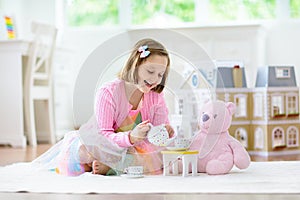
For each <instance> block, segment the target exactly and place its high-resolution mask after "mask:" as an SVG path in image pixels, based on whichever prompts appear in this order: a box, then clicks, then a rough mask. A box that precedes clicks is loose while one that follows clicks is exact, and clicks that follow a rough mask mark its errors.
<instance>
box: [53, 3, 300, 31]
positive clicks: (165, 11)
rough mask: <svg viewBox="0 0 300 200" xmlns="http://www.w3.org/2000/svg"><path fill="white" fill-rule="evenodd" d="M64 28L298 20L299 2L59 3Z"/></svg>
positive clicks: (299, 12)
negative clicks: (284, 17)
mask: <svg viewBox="0 0 300 200" xmlns="http://www.w3.org/2000/svg"><path fill="white" fill-rule="evenodd" d="M57 3H58V4H60V5H59V6H58V7H61V8H65V9H62V11H59V12H63V13H58V16H59V17H60V19H61V20H62V21H63V20H65V19H64V16H67V20H66V22H65V23H64V24H68V26H75V27H81V26H108V25H109V26H111V25H114V26H116V25H120V26H122V27H126V28H128V27H130V26H132V25H144V26H149V27H157V26H158V27H161V26H179V25H183V24H193V25H203V24H204V25H207V24H211V23H218V24H220V23H222V22H224V23H226V22H238V23H241V22H242V23H245V22H250V21H253V20H275V19H281V17H282V16H287V17H288V18H300V10H299V7H300V3H299V0H284V1H283V0H282V1H281V0H230V1H228V0H61V1H60V0H59V1H57Z"/></svg>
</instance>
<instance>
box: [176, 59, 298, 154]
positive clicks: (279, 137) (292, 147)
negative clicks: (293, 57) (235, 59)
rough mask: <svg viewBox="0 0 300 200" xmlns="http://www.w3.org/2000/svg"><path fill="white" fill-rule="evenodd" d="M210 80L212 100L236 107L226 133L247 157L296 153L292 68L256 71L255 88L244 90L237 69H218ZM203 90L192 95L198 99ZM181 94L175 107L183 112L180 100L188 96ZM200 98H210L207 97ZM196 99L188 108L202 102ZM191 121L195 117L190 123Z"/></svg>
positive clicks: (242, 76)
mask: <svg viewBox="0 0 300 200" xmlns="http://www.w3.org/2000/svg"><path fill="white" fill-rule="evenodd" d="M203 77H205V76H203ZM214 77H215V80H214V81H212V83H213V84H212V85H213V86H212V87H213V88H214V92H215V95H216V97H215V98H216V99H219V100H222V101H226V102H228V101H231V102H234V103H235V104H236V106H237V109H236V113H235V115H234V116H233V118H232V125H231V127H230V129H229V132H230V134H231V135H232V136H233V137H235V138H236V139H237V140H239V141H240V142H241V143H242V144H243V146H244V147H245V148H246V149H247V151H248V152H249V153H250V154H252V155H265V156H267V155H280V154H297V153H300V146H299V143H300V137H299V130H300V119H299V87H298V86H297V82H296V77H295V71H294V67H293V66H265V67H262V68H259V69H258V72H257V78H256V85H255V88H248V87H247V83H246V74H245V69H244V67H240V66H239V65H235V66H230V67H229V66H225V67H223V66H218V67H217V68H216V71H215V72H214ZM191 82H192V80H191ZM205 90H207V89H205V88H200V86H198V88H195V89H194V90H193V91H192V93H193V94H196V96H198V98H201V95H203V94H208V93H209V92H205ZM209 90H210V89H209ZM181 93H183V94H182V95H181V96H182V98H181V99H180V98H179V100H180V102H181V103H180V104H179V105H180V109H181V110H184V108H183V107H184V105H185V103H186V102H187V101H186V100H184V99H185V98H187V97H188V94H184V92H182V91H181ZM188 93H191V91H189V92H188ZM202 97H203V99H207V98H213V97H209V96H207V95H206V96H205V95H204V96H202ZM198 98H194V99H195V101H190V102H189V103H190V106H194V107H198V108H200V107H201V106H202V102H200V103H199V102H197V99H198ZM193 104H194V105H193ZM194 112H197V111H194ZM193 119H195V116H193V117H191V119H190V120H191V121H193ZM194 126H195V125H194ZM194 131H195V130H194ZM192 134H193V133H192Z"/></svg>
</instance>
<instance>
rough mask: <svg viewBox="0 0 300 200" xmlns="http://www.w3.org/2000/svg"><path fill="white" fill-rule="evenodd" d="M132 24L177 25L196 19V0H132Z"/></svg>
mask: <svg viewBox="0 0 300 200" xmlns="http://www.w3.org/2000/svg"><path fill="white" fill-rule="evenodd" d="M131 11H132V16H131V18H132V20H131V24H133V25H141V24H147V25H150V26H153V25H157V24H160V25H176V24H178V23H180V22H194V21H195V1H194V0H131Z"/></svg>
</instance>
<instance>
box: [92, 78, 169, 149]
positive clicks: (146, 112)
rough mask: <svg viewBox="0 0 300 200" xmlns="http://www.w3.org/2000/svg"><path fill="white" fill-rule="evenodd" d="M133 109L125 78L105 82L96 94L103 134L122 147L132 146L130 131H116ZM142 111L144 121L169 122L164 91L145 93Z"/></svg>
mask: <svg viewBox="0 0 300 200" xmlns="http://www.w3.org/2000/svg"><path fill="white" fill-rule="evenodd" d="M131 109H132V105H131V104H130V103H129V101H128V99H127V97H126V94H125V82H124V81H123V80H119V79H116V80H114V81H112V82H109V83H107V84H105V85H104V86H103V87H102V88H100V89H99V91H98V92H97V94H96V102H95V112H96V119H97V123H98V126H99V129H100V131H101V134H103V135H104V136H106V137H108V138H110V139H111V140H113V141H114V142H115V143H117V144H118V145H119V146H120V147H130V146H132V144H131V143H130V140H129V133H130V131H128V132H118V133H116V132H115V130H117V129H118V128H119V126H120V125H121V123H122V122H123V121H124V120H125V118H126V117H127V116H128V115H129V111H130V110H131ZM140 111H141V115H142V120H143V121H144V120H147V119H148V120H149V121H150V123H152V124H153V125H159V124H163V123H165V124H167V123H169V120H168V109H167V107H166V104H165V100H164V96H163V93H156V92H153V91H150V92H149V93H145V94H144V97H143V102H142V106H141V109H140Z"/></svg>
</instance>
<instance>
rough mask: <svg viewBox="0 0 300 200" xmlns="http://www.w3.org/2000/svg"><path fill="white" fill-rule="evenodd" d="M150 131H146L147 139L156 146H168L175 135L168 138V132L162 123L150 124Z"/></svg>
mask: <svg viewBox="0 0 300 200" xmlns="http://www.w3.org/2000/svg"><path fill="white" fill-rule="evenodd" d="M149 125H150V131H149V132H148V135H147V138H148V141H149V142H150V143H152V144H154V145H156V146H168V145H169V144H170V143H171V142H172V141H173V140H174V139H175V137H174V136H173V137H172V138H169V133H168V131H167V129H166V127H165V125H164V124H161V125H159V126H153V125H152V124H150V123H149Z"/></svg>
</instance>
